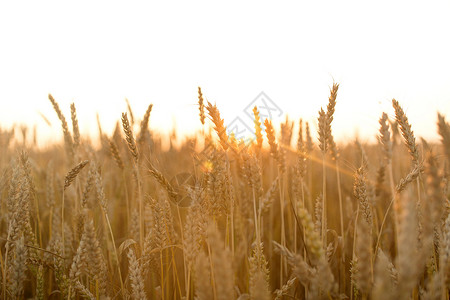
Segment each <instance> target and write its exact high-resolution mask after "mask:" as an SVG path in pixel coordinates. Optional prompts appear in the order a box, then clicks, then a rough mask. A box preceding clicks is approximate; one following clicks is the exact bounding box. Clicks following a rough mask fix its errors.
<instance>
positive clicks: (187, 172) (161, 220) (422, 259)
mask: <svg viewBox="0 0 450 300" xmlns="http://www.w3.org/2000/svg"><path fill="white" fill-rule="evenodd" d="M338 89H339V85H338V84H333V85H332V87H331V88H330V96H329V102H328V105H327V106H326V107H324V108H320V107H318V108H317V109H318V110H319V109H320V110H319V113H318V116H317V119H316V120H317V124H309V123H308V122H304V121H302V120H295V121H292V120H289V119H288V118H286V121H285V122H283V123H282V124H281V127H280V128H275V126H274V124H272V122H271V120H269V119H265V120H262V118H261V116H260V112H259V111H258V108H257V107H255V108H254V109H253V113H254V127H255V139H254V140H252V141H251V142H250V143H248V142H244V141H242V140H237V139H236V138H235V137H234V136H233V135H232V134H230V135H229V134H227V131H226V128H225V121H224V120H223V119H222V118H221V115H220V111H219V109H218V107H217V106H216V105H213V104H211V103H210V102H208V101H204V99H203V94H202V91H201V89H200V88H199V89H198V95H199V97H198V108H199V115H198V116H192V118H195V119H199V121H198V128H199V130H198V132H197V134H196V135H195V136H191V137H186V138H185V139H184V141H183V142H182V143H181V145H179V146H177V147H175V146H174V145H173V144H172V141H171V143H170V147H169V149H165V148H164V147H162V142H161V138H160V137H159V136H158V135H157V134H155V132H154V130H152V128H151V124H150V123H151V122H150V120H151V111H152V107H153V105H151V104H150V105H149V106H148V109H147V111H146V112H136V111H135V112H133V110H132V107H131V105H130V103H128V111H127V112H124V113H123V114H122V115H121V116H117V120H118V122H117V126H116V129H115V131H114V132H113V133H112V134H110V135H108V134H106V133H105V132H104V131H102V128H101V124H99V126H98V127H99V137H100V138H99V140H97V141H92V140H91V137H83V136H81V135H80V131H79V126H78V121H77V112H76V108H75V104H72V105H71V107H70V110H71V116H70V120H69V118H67V119H66V117H65V116H64V114H63V113H62V111H61V109H60V107H59V105H58V103H57V101H56V100H55V99H54V98H53V97H52V96H51V95H49V100H50V102H49V103H47V105H52V106H53V108H54V111H55V113H56V115H57V116H58V118H59V120H60V124H61V127H62V131H63V136H64V140H63V141H61V142H60V143H58V144H55V145H51V146H48V147H45V148H38V147H37V146H36V143H35V142H34V143H31V142H30V143H26V142H25V141H26V136H27V132H28V129H27V128H25V127H22V128H21V133H22V136H23V139H21V138H20V132H19V134H14V129H0V172H1V173H0V201H1V202H0V204H1V207H0V208H1V219H0V221H1V222H0V226H1V227H0V243H1V252H0V262H1V274H0V275H1V285H0V293H1V297H2V298H3V299H31V298H32V299H83V298H87V299H162V300H169V299H206V300H208V299H241V300H244V299H355V300H356V299H448V298H449V290H450V215H449V208H450V206H449V204H450V203H449V200H448V195H449V192H448V186H449V184H448V179H449V177H450V173H449V162H450V125H449V123H447V122H446V120H445V116H443V115H441V114H438V116H437V120H436V123H437V126H436V130H437V131H438V133H439V135H440V136H441V141H440V142H439V143H438V142H436V143H427V141H425V140H424V139H420V141H419V139H416V137H415V136H414V132H413V128H414V124H410V123H409V121H408V118H407V116H406V115H405V113H404V111H403V109H402V106H401V104H400V103H398V102H397V101H396V100H392V111H387V112H386V113H383V114H382V115H381V116H380V119H379V132H378V133H374V135H377V141H378V142H377V143H373V144H362V143H360V142H358V141H357V140H356V141H346V142H341V143H336V142H335V139H334V137H333V133H332V121H333V114H334V111H335V106H336V103H338V99H337V98H338ZM337 109H338V107H337ZM389 116H393V118H390V117H389ZM294 125H295V126H294ZM355 125H357V124H355ZM294 128H299V129H298V130H296V131H295V132H294V130H293V129H294ZM313 128H318V130H317V133H316V132H312V130H313ZM316 135H317V137H318V138H314V137H313V136H316ZM93 136H96V133H95V134H93ZM172 138H174V137H172Z"/></svg>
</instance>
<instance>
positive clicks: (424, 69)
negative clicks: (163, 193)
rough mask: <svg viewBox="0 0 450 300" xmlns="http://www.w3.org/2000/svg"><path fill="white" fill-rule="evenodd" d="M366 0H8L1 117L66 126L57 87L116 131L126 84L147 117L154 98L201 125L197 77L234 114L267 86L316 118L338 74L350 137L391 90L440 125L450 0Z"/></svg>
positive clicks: (385, 104)
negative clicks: (52, 101)
mask: <svg viewBox="0 0 450 300" xmlns="http://www.w3.org/2000/svg"><path fill="white" fill-rule="evenodd" d="M362 2H363V1H354V2H353V1H352V2H347V1H308V3H307V4H306V2H300V1H273V2H266V1H256V2H250V1H237V2H230V1H227V2H213V1H182V2H177V3H175V2H173V1H158V2H156V1H155V2H152V3H150V2H148V1H146V2H137V1H123V2H122V3H121V2H116V1H107V2H100V1H87V2H83V1H76V2H74V3H70V4H69V3H68V2H66V1H54V2H45V1H33V2H25V3H24V2H22V1H15V2H10V3H7V1H2V2H0V126H2V127H8V126H11V125H12V124H13V123H17V124H20V123H26V124H29V125H33V124H37V126H38V131H39V132H40V133H41V138H42V140H47V139H48V138H49V137H50V138H53V139H54V138H55V137H56V138H59V137H60V136H61V133H60V131H61V130H60V124H59V122H58V120H57V117H56V114H55V113H54V112H53V110H52V107H51V105H50V102H49V101H48V99H47V94H48V93H52V94H53V96H54V97H55V98H56V100H57V101H58V102H59V104H60V106H61V108H62V110H63V112H64V113H65V114H66V118H68V119H69V118H70V110H69V105H70V103H71V102H75V104H76V106H77V110H78V118H79V122H80V127H81V130H82V132H83V133H89V132H92V133H93V134H95V135H96V134H97V130H96V122H95V115H96V112H97V111H98V112H99V113H100V118H101V121H102V123H103V127H104V129H105V130H106V131H107V132H108V133H110V132H111V131H112V129H113V127H114V125H115V122H116V121H117V120H119V118H120V114H121V112H122V111H125V110H126V105H125V101H124V98H125V97H127V98H128V99H129V100H130V102H131V104H132V106H133V109H134V113H135V115H137V116H139V118H141V117H142V115H143V114H144V112H145V109H146V107H147V106H148V104H149V103H153V104H154V108H153V112H152V115H151V121H150V124H151V125H150V126H151V128H153V129H155V130H159V131H161V132H169V131H170V130H171V128H172V126H173V124H174V122H176V125H177V126H178V129H179V130H180V131H181V132H194V131H195V130H196V129H199V128H200V122H199V120H198V110H197V106H196V105H195V104H196V103H197V86H201V87H202V89H203V94H204V95H205V97H206V98H207V99H208V100H210V101H211V102H216V103H217V106H218V107H219V109H220V111H221V113H222V116H223V117H224V118H225V122H226V123H227V122H231V121H232V120H233V119H234V117H236V116H242V115H243V111H242V110H243V109H244V107H245V106H246V105H247V104H248V103H250V102H251V101H252V100H253V99H254V98H255V97H256V96H257V95H258V94H259V93H260V92H261V91H264V92H265V93H266V94H267V95H268V96H269V97H270V98H271V99H272V100H273V101H274V102H275V103H276V104H277V105H278V106H279V107H280V108H281V109H282V110H283V112H285V113H288V114H289V116H290V117H292V118H295V119H297V118H299V117H303V118H304V119H306V120H309V121H311V122H314V124H315V120H316V117H317V112H318V110H319V109H320V107H321V106H325V105H326V104H327V101H328V94H329V87H330V86H331V84H332V82H333V79H334V80H335V81H337V82H339V83H340V84H341V87H340V89H339V94H338V99H337V106H336V114H335V119H334V122H333V130H334V133H335V134H336V135H337V137H338V138H341V139H342V138H353V137H354V136H355V134H356V132H358V134H359V135H360V137H361V138H362V139H363V140H369V139H372V138H373V136H375V135H376V134H377V130H378V127H379V125H378V118H379V117H380V115H381V112H382V111H386V112H388V113H389V115H391V116H392V115H393V109H392V108H391V100H392V98H396V99H397V100H399V101H400V103H401V104H402V106H403V107H404V109H405V111H406V113H407V115H408V117H409V119H410V121H411V123H412V126H413V130H414V131H415V132H416V135H417V136H424V137H427V138H436V137H437V135H436V133H435V132H436V125H435V124H436V112H437V110H439V111H441V112H442V113H444V114H446V115H448V116H449V117H450V72H449V70H450V39H449V33H450V18H449V17H448V16H449V15H450V1H445V2H434V1H427V2H420V3H419V2H411V3H410V1H408V2H398V1H395V3H394V1H388V2H382V1H375V2H373V3H371V4H367V3H364V4H363V3H362ZM425 3H426V4H425ZM38 111H39V112H42V113H43V114H44V115H46V116H47V118H49V119H50V121H51V122H52V125H53V126H52V127H51V128H50V127H48V125H46V124H45V122H44V121H43V120H42V118H41V117H40V116H39V114H38ZM174 120H176V121H174ZM312 128H313V130H315V125H314V126H313V127H312Z"/></svg>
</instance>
